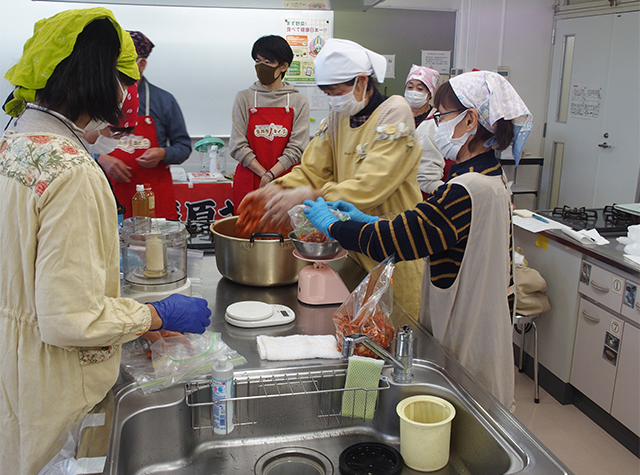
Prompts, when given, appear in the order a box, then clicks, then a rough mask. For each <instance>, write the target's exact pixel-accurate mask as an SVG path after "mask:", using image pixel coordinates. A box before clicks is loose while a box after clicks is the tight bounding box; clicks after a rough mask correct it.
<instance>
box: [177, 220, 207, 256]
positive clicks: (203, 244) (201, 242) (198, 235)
mask: <svg viewBox="0 0 640 475" xmlns="http://www.w3.org/2000/svg"><path fill="white" fill-rule="evenodd" d="M210 226H211V222H210V221H208V220H195V219H190V220H188V221H187V222H186V223H185V225H184V227H185V228H186V230H187V232H188V233H189V237H188V238H187V249H198V250H201V251H204V252H213V251H214V243H213V233H212V232H211V229H210Z"/></svg>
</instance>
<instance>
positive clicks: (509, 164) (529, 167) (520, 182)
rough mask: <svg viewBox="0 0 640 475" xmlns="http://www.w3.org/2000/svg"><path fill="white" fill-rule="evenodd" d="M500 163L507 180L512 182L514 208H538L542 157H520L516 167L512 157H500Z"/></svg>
mask: <svg viewBox="0 0 640 475" xmlns="http://www.w3.org/2000/svg"><path fill="white" fill-rule="evenodd" d="M500 164H501V165H502V168H503V169H504V172H505V174H506V175H507V180H509V181H510V182H511V183H512V185H511V193H512V194H513V196H512V201H513V204H514V205H515V206H516V208H524V209H530V210H536V209H538V191H539V190H540V177H541V176H542V165H543V164H544V159H543V158H522V159H520V162H519V163H518V166H517V167H516V166H515V164H516V162H515V160H514V159H513V158H501V159H500Z"/></svg>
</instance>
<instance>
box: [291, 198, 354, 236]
mask: <svg viewBox="0 0 640 475" xmlns="http://www.w3.org/2000/svg"><path fill="white" fill-rule="evenodd" d="M307 208H308V206H307V205H296V206H294V207H293V208H291V209H290V210H289V211H288V213H289V218H290V219H291V227H292V228H293V233H294V234H295V235H296V237H297V238H298V239H300V240H301V241H310V242H323V241H321V240H319V239H318V238H317V236H316V235H318V234H319V235H320V237H322V236H324V240H325V241H328V240H329V239H330V238H329V236H327V235H326V234H324V233H323V232H322V231H319V230H318V229H316V228H315V227H314V225H313V224H311V221H309V220H308V219H307V217H306V215H305V214H304V210H305V209H307ZM331 212H332V213H333V215H334V216H335V217H336V218H338V219H339V220H341V221H346V220H348V219H349V215H348V214H345V213H342V212H340V211H339V210H336V209H331Z"/></svg>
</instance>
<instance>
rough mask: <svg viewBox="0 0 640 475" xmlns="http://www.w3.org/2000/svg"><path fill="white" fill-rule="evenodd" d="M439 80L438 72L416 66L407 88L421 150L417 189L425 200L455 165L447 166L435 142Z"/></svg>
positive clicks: (407, 98) (450, 162)
mask: <svg viewBox="0 0 640 475" xmlns="http://www.w3.org/2000/svg"><path fill="white" fill-rule="evenodd" d="M439 80H440V74H439V73H438V71H436V70H434V69H431V68H427V67H425V66H418V65H416V64H414V65H412V66H411V69H410V70H409V74H408V75H407V80H406V81H405V86H404V98H405V99H406V100H407V103H408V104H409V107H411V112H413V120H414V121H415V124H416V138H417V139H418V142H420V146H421V147H422V157H420V165H419V166H418V185H419V186H420V190H422V194H423V197H425V198H426V197H427V196H428V195H429V194H431V193H433V192H434V190H435V189H436V188H438V187H439V186H440V185H442V184H443V183H444V181H446V178H447V176H448V169H449V167H450V166H451V164H452V163H453V162H452V161H451V160H449V161H448V162H445V159H444V157H443V156H442V154H441V153H440V150H438V146H437V145H436V141H435V133H436V125H435V123H434V122H433V120H431V119H430V117H429V115H430V114H432V113H433V107H432V106H431V104H430V103H429V101H430V100H431V98H432V97H433V95H434V94H435V92H436V86H437V85H438V81H439ZM427 119H429V120H427ZM447 165H448V166H447Z"/></svg>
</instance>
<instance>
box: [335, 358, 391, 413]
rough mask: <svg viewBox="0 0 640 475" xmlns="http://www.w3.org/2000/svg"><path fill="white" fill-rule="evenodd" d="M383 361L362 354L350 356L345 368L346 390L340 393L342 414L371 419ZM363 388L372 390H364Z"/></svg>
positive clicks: (374, 408)
mask: <svg viewBox="0 0 640 475" xmlns="http://www.w3.org/2000/svg"><path fill="white" fill-rule="evenodd" d="M383 365H384V361H382V360H376V359H373V358H366V357H364V356H351V357H350V358H349V366H348V368H347V381H346V383H345V385H344V387H345V389H347V391H345V392H344V394H343V395H342V415H343V416H344V417H357V418H360V419H373V414H374V412H375V410H376V399H377V397H378V391H375V389H377V388H378V385H379V383H380V374H381V373H382V366H383ZM351 388H364V389H372V390H373V391H364V389H353V390H351Z"/></svg>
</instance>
